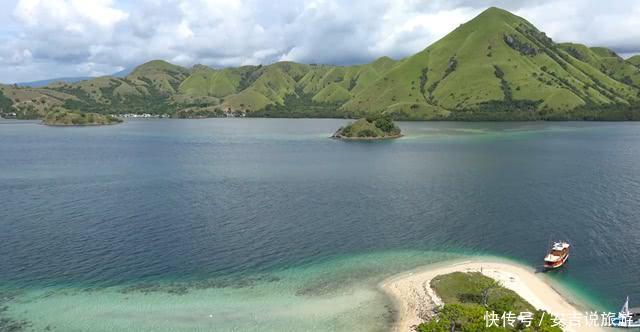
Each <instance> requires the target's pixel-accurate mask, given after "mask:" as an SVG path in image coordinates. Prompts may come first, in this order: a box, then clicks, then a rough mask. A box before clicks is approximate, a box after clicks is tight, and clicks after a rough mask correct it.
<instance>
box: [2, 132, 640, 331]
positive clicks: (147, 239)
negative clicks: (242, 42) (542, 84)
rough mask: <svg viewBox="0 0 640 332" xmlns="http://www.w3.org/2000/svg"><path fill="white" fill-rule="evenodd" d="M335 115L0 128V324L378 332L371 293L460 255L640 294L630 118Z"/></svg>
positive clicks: (598, 295) (376, 298)
mask: <svg viewBox="0 0 640 332" xmlns="http://www.w3.org/2000/svg"><path fill="white" fill-rule="evenodd" d="M343 123H344V121H342V120H286V119H278V120H276V119H214V120H197V121H195V120H194V121H192V120H184V121H182V120H143V121H135V120H134V121H129V122H127V123H124V124H122V125H118V126H109V127H96V128H50V127H44V126H40V125H38V124H36V123H34V122H15V121H4V122H0V156H2V157H1V158H0V169H1V170H2V172H1V173H0V197H2V204H0V230H1V232H0V263H1V264H0V266H2V268H1V269H0V281H1V286H0V290H1V294H0V299H1V300H0V301H2V303H0V308H1V310H0V311H1V312H0V317H2V318H4V319H9V320H10V321H5V323H3V324H19V323H20V322H21V321H24V326H25V327H26V329H27V330H37V331H39V330H46V329H47V328H49V329H50V330H58V331H114V330H135V331H151V330H161V331H162V330H165V331H180V330H203V331H204V330H220V331H232V330H236V331H238V330H261V331H262V330H266V331H269V330H273V331H282V330H290V331H293V330H295V331H300V330H327V331H330V330H345V331H346V330H353V329H354V328H358V329H361V330H371V331H376V330H384V329H386V328H387V327H388V326H389V324H390V323H391V321H392V319H393V313H392V311H391V308H390V306H389V303H388V299H386V298H385V297H384V296H383V295H382V294H381V293H380V292H379V291H378V290H377V288H376V285H377V283H378V282H379V281H380V280H382V279H383V278H384V277H387V276H389V275H391V274H394V273H398V272H402V271H404V270H407V269H412V268H415V267H417V266H421V265H424V264H428V263H432V262H436V261H442V260H444V259H455V258H460V257H469V256H476V255H485V254H488V255H496V256H501V257H507V258H510V259H513V260H516V261H518V262H521V263H523V264H527V265H529V266H533V267H535V266H537V265H539V263H540V259H541V257H542V256H543V255H544V252H545V250H546V246H547V243H548V241H549V237H551V236H554V237H556V238H565V239H567V240H569V241H571V242H572V244H573V245H574V249H575V250H574V253H573V255H572V257H571V260H570V262H569V264H568V266H566V268H564V269H563V270H561V271H558V272H556V273H554V274H552V275H550V277H551V278H553V279H554V280H555V281H556V282H558V284H559V285H561V286H562V287H563V288H564V289H566V290H567V291H569V292H571V293H573V294H575V295H578V296H582V297H584V298H586V300H588V301H589V302H590V305H592V306H594V307H598V308H602V309H612V307H613V308H614V309H615V308H617V307H618V306H619V302H621V299H623V298H624V296H625V295H627V294H628V295H630V296H631V297H632V301H633V298H639V299H640V293H638V292H637V289H638V288H637V282H638V279H637V276H638V275H640V274H639V272H640V261H639V260H638V259H637V253H638V252H639V250H640V242H638V241H637V238H638V235H639V234H638V227H637V215H638V212H640V204H639V203H640V201H639V199H640V174H639V173H638V172H637V165H638V162H639V161H640V157H638V156H640V154H638V153H639V152H640V126H639V125H637V124H635V123H444V122H443V123H401V124H400V125H401V127H402V128H403V130H405V133H406V134H407V135H406V137H404V138H402V139H399V140H394V141H385V142H341V141H336V140H330V139H327V138H326V137H327V136H328V134H330V133H331V132H332V131H333V130H334V129H335V128H337V127H339V126H340V125H341V124H343Z"/></svg>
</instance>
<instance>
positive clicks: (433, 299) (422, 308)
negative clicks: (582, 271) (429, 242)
mask: <svg viewBox="0 0 640 332" xmlns="http://www.w3.org/2000/svg"><path fill="white" fill-rule="evenodd" d="M452 272H481V273H482V274H484V275H485V276H487V277H490V278H493V279H495V280H497V281H499V282H500V283H501V285H502V286H504V287H506V288H509V289H511V290H513V291H515V292H516V293H518V294H519V295H520V296H521V297H522V298H524V299H525V300H526V301H528V302H529V303H531V305H533V306H534V307H535V308H536V309H542V310H546V311H547V312H550V313H552V314H554V315H556V316H558V317H560V316H563V317H567V316H568V315H571V314H573V313H584V312H585V311H586V310H585V309H584V308H582V307H581V306H580V305H578V304H576V303H575V302H572V301H571V300H570V299H567V298H566V297H564V296H562V295H560V293H558V291H556V290H555V289H554V288H553V287H552V286H551V285H550V284H549V283H548V281H546V280H545V279H544V276H542V275H539V274H536V273H535V271H534V269H533V268H529V267H526V266H522V265H518V264H515V263H510V262H503V261H498V260H495V261H492V260H490V259H486V260H469V261H456V262H452V263H449V264H447V263H441V264H436V265H433V266H426V267H423V268H421V269H418V270H414V271H411V272H406V273H403V274H400V275H396V276H394V277H391V278H389V279H387V280H385V281H383V282H382V283H381V284H380V286H381V288H382V289H383V291H384V292H385V293H387V294H388V295H389V296H390V297H391V298H392V299H393V301H394V303H395V305H396V308H397V309H396V310H398V321H397V323H396V326H395V328H394V331H398V332H407V331H413V327H414V326H416V325H418V324H420V323H422V322H423V321H424V320H425V319H428V318H429V317H431V315H432V314H433V310H434V308H436V307H438V306H441V305H442V301H441V300H440V298H439V297H438V296H437V295H436V294H435V292H434V291H433V290H432V289H431V287H430V282H431V279H433V278H434V277H436V276H438V275H442V274H447V273H452ZM586 325H587V324H585V323H584V321H582V322H581V326H578V327H570V326H565V328H564V329H563V330H564V331H604V329H602V328H599V327H590V326H586Z"/></svg>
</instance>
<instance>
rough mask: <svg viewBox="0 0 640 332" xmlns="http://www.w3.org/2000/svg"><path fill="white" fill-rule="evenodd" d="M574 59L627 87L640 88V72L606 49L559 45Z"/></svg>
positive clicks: (578, 45) (567, 44)
mask: <svg viewBox="0 0 640 332" xmlns="http://www.w3.org/2000/svg"><path fill="white" fill-rule="evenodd" d="M558 46H559V47H560V48H562V49H563V50H565V51H566V52H568V53H569V54H571V55H572V56H573V57H574V58H576V59H579V60H581V61H584V62H586V63H588V64H590V65H591V66H593V67H594V68H598V69H600V71H601V72H603V73H605V74H607V75H608V76H610V77H612V78H613V79H615V80H617V81H619V82H622V83H624V84H627V85H631V86H634V87H636V88H640V70H638V67H636V66H634V65H633V64H632V63H631V62H629V61H625V60H624V59H623V58H622V57H620V56H619V55H618V54H616V53H615V52H614V51H612V50H610V49H607V48H604V47H592V48H589V47H587V46H585V45H581V44H574V43H564V44H559V45H558Z"/></svg>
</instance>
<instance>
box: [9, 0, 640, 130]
mask: <svg viewBox="0 0 640 332" xmlns="http://www.w3.org/2000/svg"><path fill="white" fill-rule="evenodd" d="M0 93H1V95H0V113H4V114H7V113H11V112H15V113H17V117H24V118H26V117H42V116H43V115H44V114H46V112H47V111H48V110H49V109H51V108H52V107H54V106H55V107H65V108H68V109H72V110H79V111H86V112H97V113H114V114H118V113H155V114H171V115H174V116H177V117H208V116H229V115H236V116H265V117H350V118H353V117H361V116H366V115H369V114H378V113H382V114H389V115H391V116H392V117H394V118H395V119H408V120H447V119H451V120H465V119H466V120H540V119H542V120H544V119H629V118H634V116H635V115H633V114H635V113H633V112H635V111H637V107H636V106H637V105H638V104H640V56H636V57H632V58H630V59H627V60H624V59H622V58H621V57H619V56H618V55H617V54H615V52H613V51H611V50H609V49H606V48H602V47H587V46H585V45H582V44H576V43H560V44H557V43H555V42H554V41H553V40H552V39H551V38H549V37H547V36H546V34H545V33H544V32H542V31H540V30H538V29H537V28H536V27H535V26H534V25H533V24H531V23H530V22H528V21H527V20H526V19H524V18H522V17H519V16H516V15H514V14H512V13H510V12H508V11H506V10H503V9H500V8H497V7H490V8H488V9H486V10H485V11H483V12H482V13H480V14H479V15H478V16H476V17H475V18H473V19H472V20H470V21H468V22H466V23H463V24H461V25H460V26H459V27H457V28H456V29H454V30H453V31H451V32H450V33H449V34H447V35H446V36H444V37H442V38H441V39H439V40H437V41H436V42H434V43H432V44H431V45H429V46H428V47H426V48H425V49H423V50H422V51H420V52H418V53H416V54H414V55H411V56H408V57H406V58H403V59H399V60H393V59H391V58H389V57H380V58H378V59H376V60H375V61H372V62H370V63H367V64H361V65H353V66H334V65H317V64H301V63H295V62H286V61H283V62H276V63H273V64H270V65H257V66H242V67H228V68H221V69H215V68H211V67H207V66H204V65H196V66H193V67H192V68H184V67H181V66H177V65H173V64H171V63H168V62H166V61H163V60H153V61H149V62H146V63H144V64H141V65H140V66H138V67H136V68H134V69H133V70H132V71H131V72H130V73H129V74H128V75H126V76H125V77H115V76H105V77H99V78H95V79H91V80H86V81H81V82H77V83H64V82H58V83H54V84H50V85H48V86H46V87H43V88H19V87H18V88H16V87H15V86H14V87H12V86H7V85H2V86H0ZM3 105H4V106H3ZM616 107H617V108H619V109H620V111H615V110H614V109H615V108H616ZM598 110H600V111H598ZM623 111H624V114H623V113H620V112H623ZM629 112H632V113H633V114H632V115H633V116H629V115H628V113H629Z"/></svg>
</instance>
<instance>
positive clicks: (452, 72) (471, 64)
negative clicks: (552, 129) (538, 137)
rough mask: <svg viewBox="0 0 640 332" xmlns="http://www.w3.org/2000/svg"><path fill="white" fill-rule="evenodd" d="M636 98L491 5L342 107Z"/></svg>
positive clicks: (496, 107)
mask: <svg viewBox="0 0 640 332" xmlns="http://www.w3.org/2000/svg"><path fill="white" fill-rule="evenodd" d="M637 100H638V90H637V89H635V88H634V87H632V86H629V85H628V84H625V83H623V82H619V81H616V80H615V79H613V78H612V77H609V76H607V75H606V74H605V73H603V72H601V71H600V70H598V69H596V68H594V67H593V66H591V65H589V64H588V63H586V62H583V61H581V60H579V59H576V58H575V57H573V56H572V55H571V54H569V53H568V52H566V51H565V50H563V49H562V48H560V47H558V46H557V45H556V44H555V43H553V41H552V40H551V39H550V38H548V37H547V36H546V35H545V34H544V33H542V32H540V31H538V30H537V29H536V28H535V27H534V26H533V25H531V24H530V23H529V22H527V21H526V20H524V19H522V18H520V17H517V16H515V15H512V14H510V13H509V12H507V11H504V10H501V9H498V8H490V9H487V10H486V11H484V12H483V13H482V14H480V15H479V16H477V17H476V18H474V19H473V20H471V21H469V22H467V23H465V24H463V25H461V26H460V27H459V28H457V29H456V30H454V31H453V32H451V33H450V34H448V35H447V36H445V37H444V38H442V39H441V40H439V41H437V42H436V43H434V44H433V45H431V46H429V47H428V48H426V49H425V50H424V51H422V52H420V53H418V54H416V55H414V56H411V57H409V58H406V59H404V60H402V61H401V62H400V63H399V64H397V65H396V66H394V67H393V68H392V69H391V70H390V71H389V72H387V73H386V75H384V77H383V78H381V79H378V80H377V81H376V82H374V83H373V84H372V85H371V86H369V87H368V88H367V89H365V90H364V91H362V92H361V93H359V94H357V95H356V96H355V97H354V98H353V99H351V100H350V101H349V102H347V103H346V104H345V105H344V106H343V109H348V110H356V111H360V112H378V111H383V112H389V111H390V110H392V109H393V108H394V107H398V105H403V104H411V107H413V108H414V109H427V112H433V113H436V112H438V110H446V111H450V112H453V113H455V112H462V113H467V112H471V113H473V112H510V113H513V114H520V113H522V112H525V113H526V112H529V113H532V112H536V113H543V112H554V111H556V112H557V111H559V112H564V111H568V110H572V109H575V108H576V107H580V106H586V105H589V106H594V107H597V106H599V105H606V104H613V103H620V104H628V103H630V102H637ZM425 116H428V114H426V115H425ZM447 116H454V117H455V116H456V114H453V115H447Z"/></svg>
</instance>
